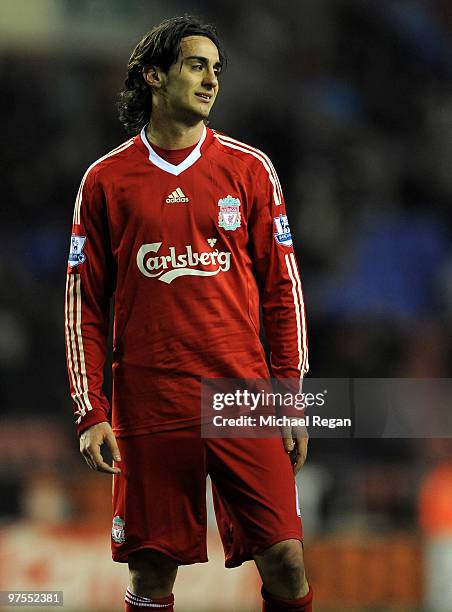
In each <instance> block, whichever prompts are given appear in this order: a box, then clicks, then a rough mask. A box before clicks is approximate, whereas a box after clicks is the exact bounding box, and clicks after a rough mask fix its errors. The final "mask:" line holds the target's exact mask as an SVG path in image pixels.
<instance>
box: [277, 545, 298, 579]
mask: <svg viewBox="0 0 452 612" xmlns="http://www.w3.org/2000/svg"><path fill="white" fill-rule="evenodd" d="M273 564H274V566H275V567H276V568H278V569H279V571H281V573H283V574H285V575H287V576H290V575H296V576H300V575H302V574H303V573H304V560H303V549H302V546H301V542H296V543H294V542H282V543H281V546H280V548H279V549H278V550H277V551H275V555H274V557H273Z"/></svg>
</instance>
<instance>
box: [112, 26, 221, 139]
mask: <svg viewBox="0 0 452 612" xmlns="http://www.w3.org/2000/svg"><path fill="white" fill-rule="evenodd" d="M186 36H206V37H207V38H210V40H211V41H212V42H213V43H214V44H215V45H216V47H217V49H218V55H219V58H220V64H221V65H222V66H223V65H224V64H225V62H226V57H225V54H224V51H223V49H222V47H221V43H220V40H219V38H218V35H217V32H216V29H215V28H214V26H212V25H209V24H206V23H202V22H201V21H200V20H199V19H197V18H196V17H192V16H191V15H184V16H182V17H173V18H171V19H165V21H162V23H160V24H158V25H156V26H154V27H153V28H152V30H151V31H150V32H148V33H147V34H146V35H145V36H144V37H143V38H142V40H141V41H140V42H139V43H138V44H137V46H136V47H135V49H134V50H133V52H132V55H131V56H130V59H129V63H128V65H127V78H126V80H125V84H124V88H123V89H122V90H121V91H120V93H119V101H118V110H119V120H120V122H121V123H122V124H123V126H124V128H125V129H126V131H127V132H128V133H129V134H138V132H140V130H141V129H142V128H143V126H145V125H146V124H147V123H148V122H149V119H150V117H151V111H152V92H151V88H150V87H149V85H148V84H147V83H146V82H145V80H144V77H143V68H144V67H145V66H159V67H160V68H162V70H164V71H165V72H168V70H169V68H170V66H172V65H173V64H174V63H175V62H176V61H177V58H178V57H179V53H180V43H181V40H182V39H183V38H185V37H186Z"/></svg>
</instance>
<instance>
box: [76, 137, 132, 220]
mask: <svg viewBox="0 0 452 612" xmlns="http://www.w3.org/2000/svg"><path fill="white" fill-rule="evenodd" d="M132 144H133V138H131V139H130V140H127V141H126V142H123V143H122V144H121V145H119V147H116V149H113V150H112V151H110V152H109V153H107V154H106V155H104V156H103V157H100V158H99V159H97V160H96V161H95V162H94V163H92V164H91V166H90V167H89V168H88V170H87V171H86V172H85V174H84V175H83V178H82V182H81V183H80V187H79V189H78V193H77V198H76V200H75V208H74V218H73V223H74V225H80V209H81V207H82V194H83V187H84V186H85V181H86V177H87V176H88V174H89V172H90V171H91V170H92V169H93V168H94V166H96V165H97V164H99V163H100V162H101V161H103V160H104V159H107V158H108V157H113V156H114V155H117V154H118V153H121V151H124V150H125V149H127V148H128V147H130V145H132Z"/></svg>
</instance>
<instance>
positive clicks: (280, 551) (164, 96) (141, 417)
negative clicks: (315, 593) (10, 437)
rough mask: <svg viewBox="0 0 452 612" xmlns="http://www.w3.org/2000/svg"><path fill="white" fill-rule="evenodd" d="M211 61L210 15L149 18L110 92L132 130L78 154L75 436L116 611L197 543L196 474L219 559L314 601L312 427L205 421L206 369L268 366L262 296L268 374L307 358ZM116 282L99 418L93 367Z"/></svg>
mask: <svg viewBox="0 0 452 612" xmlns="http://www.w3.org/2000/svg"><path fill="white" fill-rule="evenodd" d="M223 65H224V54H223V51H222V49H221V45H220V42H219V40H218V37H217V34H216V32H215V30H214V29H213V28H212V27H211V26H209V25H205V24H203V23H200V22H199V21H197V20H196V19H194V18H191V17H187V16H185V17H176V18H174V19H169V20H166V21H164V22H163V23H161V24H159V25H157V26H156V27H154V28H153V29H152V30H151V31H150V32H149V33H148V34H146V36H145V37H144V38H143V39H142V40H141V42H139V44H138V45H137V46H136V48H135V50H134V51H133V53H132V56H131V58H130V60H129V64H128V74H127V79H126V82H125V88H124V90H123V91H122V92H121V98H120V103H119V108H120V120H121V122H122V123H123V125H124V126H125V128H126V129H127V130H128V131H129V132H130V133H131V134H133V135H134V136H133V137H132V138H130V140H127V141H126V142H125V143H124V144H122V145H120V146H119V147H117V148H116V149H114V150H113V151H111V152H110V153H107V154H106V155H105V156H104V157H102V158H100V159H99V160H98V161H96V162H94V163H93V164H92V165H91V166H90V167H89V168H88V170H87V172H86V173H85V175H84V177H83V180H82V182H81V185H80V189H79V192H78V195H77V199H76V203H75V210H74V218H73V227H72V237H71V249H70V255H69V265H68V275H67V290H66V341H67V362H68V371H69V379H70V384H71V395H72V398H73V402H74V410H75V415H76V422H77V431H78V434H79V435H80V450H81V453H82V454H83V456H84V458H85V460H86V462H87V463H88V465H89V466H90V467H91V468H92V469H94V470H98V471H101V472H106V473H107V474H113V525H112V554H113V559H114V560H115V561H119V562H127V563H128V565H129V575H130V582H129V587H128V589H127V591H126V598H125V609H126V610H129V611H132V610H136V611H143V610H144V609H146V608H152V609H153V608H158V609H162V610H173V602H174V597H173V595H172V590H173V585H174V581H175V578H176V573H177V568H178V566H179V565H182V564H190V563H196V562H203V561H207V555H206V496H205V492H206V476H207V474H209V475H210V477H211V481H212V488H213V496H214V505H215V512H216V518H217V523H218V528H219V531H220V534H221V538H222V541H223V546H224V550H225V559H226V566H227V567H235V566H237V565H240V564H241V563H242V562H243V561H246V560H251V559H253V560H254V561H255V563H256V565H257V568H258V570H259V572H260V575H261V577H262V581H263V587H262V597H263V610H266V611H267V612H275V611H280V610H293V611H300V612H301V611H303V612H306V611H309V610H311V609H312V603H311V602H312V590H311V588H310V586H309V585H308V583H307V580H306V577H305V571H304V563H303V548H302V538H303V535H302V526H301V519H300V516H299V510H298V501H297V495H296V486H295V482H294V472H295V473H296V472H297V471H298V470H299V469H300V468H301V466H302V464H303V462H304V460H305V457H306V452H307V438H306V437H303V435H302V434H300V433H298V432H297V431H295V430H294V431H290V432H289V434H288V435H287V434H286V437H285V438H284V440H281V438H276V437H275V438H270V439H262V438H261V439H249V438H248V439H245V438H233V439H231V438H230V439H219V438H217V439H214V438H203V437H202V436H201V429H200V422H201V421H200V390H201V378H203V377H204V378H215V377H216V378H255V379H263V378H268V377H269V376H270V372H269V367H268V366H267V363H266V359H265V352H264V349H263V347H262V344H261V342H260V340H259V307H260V306H262V312H263V322H264V326H265V332H266V336H267V339H268V343H269V347H270V369H271V374H272V376H274V377H276V378H280V379H283V378H284V379H298V380H299V379H301V378H302V377H303V375H304V373H305V372H306V371H307V368H308V362H307V340H306V324H305V312H304V305H303V296H302V291H301V283H300V277H299V273H298V269H297V264H296V260H295V255H294V252H293V246H292V239H291V234H290V230H289V226H288V221H287V216H286V211H285V204H284V199H283V195H282V191H281V186H280V183H279V180H278V177H277V175H276V172H275V170H274V168H273V165H272V163H271V161H270V160H269V158H268V157H267V156H266V155H265V154H264V153H262V152H261V151H259V150H258V149H255V148H254V147H251V146H249V145H247V144H244V143H242V142H239V141H238V140H235V139H233V138H231V137H229V136H225V135H223V134H221V133H220V132H216V131H214V130H212V129H210V128H208V127H207V125H206V124H207V119H208V117H209V113H210V111H211V109H212V106H213V104H214V102H215V99H216V97H217V95H218V91H219V76H220V72H221V69H222V67H223ZM112 295H114V297H115V306H114V340H113V375H114V376H113V380H114V382H113V400H112V425H111V426H110V424H109V419H108V411H109V405H108V402H107V400H106V398H105V396H104V394H103V391H102V384H103V366H104V362H105V357H106V350H107V337H108V322H109V306H110V300H111V297H112ZM103 444H106V445H107V447H108V448H109V449H110V451H111V453H112V456H113V460H114V461H113V466H110V465H109V464H108V463H107V462H105V461H104V459H103V457H102V455H101V447H102V445H103ZM289 453H291V456H289ZM291 457H292V461H291ZM238 605H239V604H238Z"/></svg>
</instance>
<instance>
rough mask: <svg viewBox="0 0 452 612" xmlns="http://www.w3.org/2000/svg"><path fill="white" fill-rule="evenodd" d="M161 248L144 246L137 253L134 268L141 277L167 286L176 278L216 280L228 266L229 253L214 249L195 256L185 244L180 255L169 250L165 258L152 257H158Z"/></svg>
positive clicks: (163, 256) (171, 249)
mask: <svg viewBox="0 0 452 612" xmlns="http://www.w3.org/2000/svg"><path fill="white" fill-rule="evenodd" d="M161 246H162V243H161V242H152V243H150V244H143V245H142V246H141V247H140V249H139V250H138V253H137V266H138V269H139V270H140V272H141V273H142V274H144V276H148V277H149V278H158V280H160V281H162V282H163V283H168V284H169V283H171V282H172V281H173V280H174V279H175V278H178V277H179V276H215V275H216V274H218V273H219V272H227V271H228V270H229V268H230V266H231V253H230V252H229V251H219V250H218V249H215V250H213V251H202V252H201V253H198V252H196V251H193V249H192V247H191V245H189V244H188V245H187V246H186V247H185V251H184V252H182V253H177V252H176V247H173V246H172V247H169V249H168V252H169V254H168V255H163V254H159V255H151V253H158V252H159V251H160V247H161ZM205 268H208V269H207V270H206V269H205Z"/></svg>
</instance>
